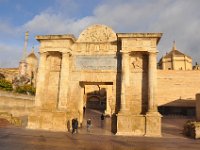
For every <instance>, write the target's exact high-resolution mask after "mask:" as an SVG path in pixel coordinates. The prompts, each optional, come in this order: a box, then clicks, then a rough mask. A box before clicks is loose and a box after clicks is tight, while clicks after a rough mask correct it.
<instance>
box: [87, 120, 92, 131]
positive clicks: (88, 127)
mask: <svg viewBox="0 0 200 150" xmlns="http://www.w3.org/2000/svg"><path fill="white" fill-rule="evenodd" d="M91 125H92V121H91V119H88V120H87V132H90V128H91Z"/></svg>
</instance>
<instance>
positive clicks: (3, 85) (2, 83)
mask: <svg viewBox="0 0 200 150" xmlns="http://www.w3.org/2000/svg"><path fill="white" fill-rule="evenodd" d="M0 89H3V90H6V91H12V90H13V88H12V83H11V82H9V81H7V80H5V79H0Z"/></svg>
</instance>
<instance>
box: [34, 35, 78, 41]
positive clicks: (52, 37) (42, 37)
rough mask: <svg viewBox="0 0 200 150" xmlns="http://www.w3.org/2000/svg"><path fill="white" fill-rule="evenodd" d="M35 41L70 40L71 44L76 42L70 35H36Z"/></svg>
mask: <svg viewBox="0 0 200 150" xmlns="http://www.w3.org/2000/svg"><path fill="white" fill-rule="evenodd" d="M35 38H36V40H38V41H41V40H63V39H71V40H72V41H73V42H75V41H76V38H75V37H74V35H72V34H63V35H37V36H35Z"/></svg>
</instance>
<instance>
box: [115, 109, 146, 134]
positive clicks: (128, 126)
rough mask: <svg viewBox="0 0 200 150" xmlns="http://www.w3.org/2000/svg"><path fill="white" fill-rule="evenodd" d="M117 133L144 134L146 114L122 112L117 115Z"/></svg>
mask: <svg viewBox="0 0 200 150" xmlns="http://www.w3.org/2000/svg"><path fill="white" fill-rule="evenodd" d="M116 135H125V136H144V135H145V116H144V115H133V114H129V113H122V112H120V113H119V114H118V115H117V133H116Z"/></svg>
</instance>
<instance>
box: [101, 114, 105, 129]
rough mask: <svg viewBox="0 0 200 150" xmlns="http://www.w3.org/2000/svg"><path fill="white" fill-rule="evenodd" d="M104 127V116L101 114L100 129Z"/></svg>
mask: <svg viewBox="0 0 200 150" xmlns="http://www.w3.org/2000/svg"><path fill="white" fill-rule="evenodd" d="M103 126H104V115H103V113H102V114H101V128H103Z"/></svg>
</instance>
